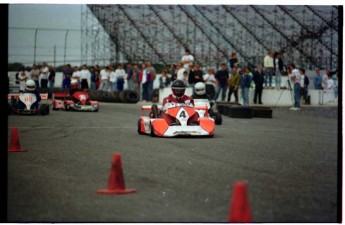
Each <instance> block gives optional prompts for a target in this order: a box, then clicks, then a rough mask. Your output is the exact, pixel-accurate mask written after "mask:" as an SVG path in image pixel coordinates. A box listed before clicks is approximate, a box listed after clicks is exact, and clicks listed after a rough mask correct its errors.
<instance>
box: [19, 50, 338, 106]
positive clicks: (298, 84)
mask: <svg viewBox="0 0 345 225" xmlns="http://www.w3.org/2000/svg"><path fill="white" fill-rule="evenodd" d="M227 61H228V63H229V64H228V65H229V66H227V64H226V63H222V64H221V65H220V68H219V69H218V70H216V69H215V68H208V69H207V70H206V71H203V70H202V69H201V65H200V64H198V63H195V60H194V57H193V55H192V54H191V52H190V51H189V50H188V49H186V50H185V54H184V55H183V56H182V58H181V60H180V61H179V62H177V63H176V64H172V65H169V66H168V67H165V68H163V70H162V71H161V76H159V78H158V84H159V88H166V87H170V85H171V84H172V82H173V81H174V80H176V79H178V80H182V81H183V82H184V84H185V85H186V87H191V88H193V90H194V86H195V84H196V83H198V82H203V83H205V85H206V92H207V93H208V94H209V96H210V97H211V98H212V99H214V100H217V99H218V98H219V96H221V97H220V98H221V100H222V101H226V100H227V101H228V102H230V101H231V97H232V94H234V101H235V102H237V103H238V102H239V94H238V90H239V89H240V90H241V97H242V103H243V105H249V89H250V88H253V89H254V99H253V102H254V104H257V103H258V104H263V102H262V99H261V97H262V92H263V90H264V89H273V88H276V89H284V88H286V87H285V86H284V85H283V86H282V79H281V77H282V76H283V75H287V76H288V77H289V81H290V82H291V83H290V84H292V85H291V89H293V90H294V95H295V96H294V97H295V99H296V98H298V99H299V100H300V99H301V98H302V99H303V100H304V102H307V101H308V85H309V83H313V85H314V87H315V89H317V90H334V94H335V96H336V97H337V95H338V73H337V71H336V72H331V71H330V70H327V69H326V70H325V74H323V75H322V74H321V70H320V69H316V71H315V76H314V79H313V80H310V79H309V76H310V75H309V74H306V73H305V69H303V68H299V69H297V68H296V67H295V65H294V64H290V65H289V66H285V65H284V62H283V60H282V58H281V54H280V53H279V52H274V51H272V50H269V51H268V53H267V55H266V56H265V57H264V58H263V60H262V64H259V65H256V66H243V65H242V64H241V62H240V61H239V60H238V58H237V53H236V52H232V53H231V54H230V58H228V59H227ZM115 68H116V69H114V66H113V65H106V66H105V67H104V68H101V67H100V66H99V65H94V66H87V65H85V64H84V65H82V67H81V68H79V67H78V66H74V67H73V69H72V67H71V65H70V64H67V65H65V68H64V70H63V79H62V84H61V87H62V88H63V89H69V88H70V84H71V81H72V80H77V81H78V82H79V84H80V88H81V89H89V90H103V91H122V90H124V88H125V83H127V86H126V88H127V89H128V90H132V91H135V92H137V94H138V95H139V96H140V99H141V100H142V101H150V100H151V96H152V93H153V86H154V85H153V83H154V81H155V80H156V70H155V68H154V67H153V65H152V62H151V61H146V62H145V63H142V64H141V65H137V64H131V63H127V64H126V65H125V67H124V68H123V66H122V64H119V65H116V67H115ZM273 77H274V78H275V79H274V84H275V86H274V87H273V85H272V84H273ZM28 79H32V80H34V81H35V84H36V87H37V88H47V87H48V84H49V87H50V88H53V87H54V85H55V69H54V67H52V66H48V65H47V64H46V63H43V64H42V65H41V67H40V69H38V66H37V65H33V66H32V69H31V71H30V72H28V71H25V69H24V68H23V69H22V70H21V71H20V72H19V75H18V80H19V83H20V91H23V90H24V88H25V81H26V80H28ZM292 86H293V87H292ZM226 93H228V96H227V99H226ZM299 100H297V102H295V104H294V107H293V108H294V110H295V109H297V110H298V109H299V106H300V102H299Z"/></svg>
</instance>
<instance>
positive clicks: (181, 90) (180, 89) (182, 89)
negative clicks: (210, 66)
mask: <svg viewBox="0 0 345 225" xmlns="http://www.w3.org/2000/svg"><path fill="white" fill-rule="evenodd" d="M185 90H186V88H185V87H172V93H173V94H174V95H175V96H176V97H179V98H181V97H182V96H183V95H184V92H185Z"/></svg>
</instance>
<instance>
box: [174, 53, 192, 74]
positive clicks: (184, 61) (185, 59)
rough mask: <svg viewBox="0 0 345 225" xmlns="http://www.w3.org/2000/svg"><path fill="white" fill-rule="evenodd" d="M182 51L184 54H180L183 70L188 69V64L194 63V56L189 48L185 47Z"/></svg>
mask: <svg viewBox="0 0 345 225" xmlns="http://www.w3.org/2000/svg"><path fill="white" fill-rule="evenodd" d="M184 52H185V54H184V55H183V56H182V59H181V63H182V64H183V68H184V69H185V70H189V66H190V65H193V63H194V56H193V55H192V54H191V53H190V51H189V49H185V51H184ZM177 79H178V78H177Z"/></svg>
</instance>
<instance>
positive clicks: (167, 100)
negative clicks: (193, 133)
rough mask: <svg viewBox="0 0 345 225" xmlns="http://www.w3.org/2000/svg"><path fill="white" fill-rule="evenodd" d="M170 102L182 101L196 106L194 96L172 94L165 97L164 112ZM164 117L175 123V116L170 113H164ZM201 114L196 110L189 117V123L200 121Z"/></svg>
mask: <svg viewBox="0 0 345 225" xmlns="http://www.w3.org/2000/svg"><path fill="white" fill-rule="evenodd" d="M169 103H175V104H176V103H182V104H186V105H188V106H192V107H194V100H193V98H192V97H189V96H187V95H183V96H182V97H181V98H178V99H177V98H175V97H174V95H172V94H170V95H169V96H168V97H165V98H164V99H163V104H162V110H163V112H165V111H166V110H167V109H168V107H169ZM162 117H163V118H164V119H165V120H166V121H167V122H168V123H169V124H171V123H173V122H174V120H173V118H171V117H170V116H169V115H167V114H165V113H163V115H162ZM198 118H199V115H198V113H197V112H196V113H195V114H194V115H193V116H192V117H190V118H189V120H188V121H189V122H188V125H189V124H191V123H192V122H195V121H198Z"/></svg>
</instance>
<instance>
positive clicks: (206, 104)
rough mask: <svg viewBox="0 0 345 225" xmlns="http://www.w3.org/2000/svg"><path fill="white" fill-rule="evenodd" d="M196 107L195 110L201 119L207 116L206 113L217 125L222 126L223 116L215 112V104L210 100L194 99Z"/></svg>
mask: <svg viewBox="0 0 345 225" xmlns="http://www.w3.org/2000/svg"><path fill="white" fill-rule="evenodd" d="M194 105H195V110H196V111H197V112H198V113H199V116H200V117H203V116H204V115H206V112H208V115H209V117H211V118H213V119H214V122H215V123H216V125H221V124H222V115H221V114H220V113H219V112H215V110H214V109H213V108H214V107H213V106H214V102H210V101H209V100H208V99H197V98H194ZM205 109H206V110H205Z"/></svg>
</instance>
